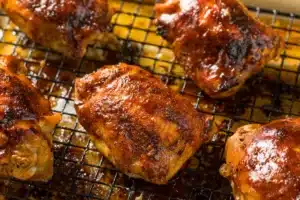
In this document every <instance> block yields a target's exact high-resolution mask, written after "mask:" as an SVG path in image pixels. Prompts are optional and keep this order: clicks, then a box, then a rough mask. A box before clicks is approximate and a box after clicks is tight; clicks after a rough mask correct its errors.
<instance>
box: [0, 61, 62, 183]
mask: <svg viewBox="0 0 300 200" xmlns="http://www.w3.org/2000/svg"><path fill="white" fill-rule="evenodd" d="M20 67H21V65H20V62H19V60H18V59H16V58H14V57H1V58H0V176H1V177H14V178H18V179H21V180H32V181H47V180H49V179H50V178H51V177H52V174H53V153H52V136H51V132H52V130H53V129H54V127H55V125H56V124H57V123H58V122H59V121H60V114H54V113H52V112H51V110H50V104H49V101H48V100H47V99H45V98H44V97H43V96H42V95H41V94H40V93H39V92H38V90H37V89H36V88H34V87H33V86H32V85H31V83H30V81H29V80H28V79H27V78H26V76H24V75H21V74H17V71H18V70H20Z"/></svg>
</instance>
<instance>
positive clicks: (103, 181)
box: [0, 0, 300, 200]
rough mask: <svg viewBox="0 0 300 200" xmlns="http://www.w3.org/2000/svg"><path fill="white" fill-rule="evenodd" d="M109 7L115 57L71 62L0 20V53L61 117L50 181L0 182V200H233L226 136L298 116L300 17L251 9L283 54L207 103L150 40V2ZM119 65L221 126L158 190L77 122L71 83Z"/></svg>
mask: <svg viewBox="0 0 300 200" xmlns="http://www.w3.org/2000/svg"><path fill="white" fill-rule="evenodd" d="M110 5H111V6H112V7H113V8H114V9H115V10H116V11H117V12H116V14H115V15H114V17H113V19H112V31H113V32H114V33H115V34H116V35H117V36H118V37H119V39H120V42H121V43H122V49H121V52H119V51H116V50H113V49H114V48H112V47H110V46H101V44H96V45H94V46H90V47H89V49H88V51H87V53H86V55H85V57H84V58H83V59H81V60H77V61H76V60H67V59H66V58H64V57H62V56H61V55H60V54H58V53H55V52H53V51H51V50H49V49H45V48H43V47H41V46H39V45H38V44H35V43H33V42H31V41H30V40H29V39H28V38H26V36H25V35H24V34H23V33H22V32H20V31H19V30H18V28H17V27H16V26H14V25H13V24H12V23H11V22H10V20H9V18H8V17H7V16H6V15H5V14H4V13H2V14H0V55H16V56H19V57H21V58H23V63H24V65H25V66H26V67H27V68H28V69H29V73H28V77H29V78H30V79H31V80H32V82H33V83H34V84H35V85H36V86H37V87H38V88H40V90H41V91H42V92H43V93H44V94H45V95H46V96H47V97H48V98H49V100H50V101H51V104H52V109H53V111H54V112H60V113H62V121H61V122H60V123H59V125H58V126H57V127H56V129H55V131H54V133H53V140H54V156H55V164H54V167H55V172H54V176H53V179H52V180H51V181H49V182H48V183H35V182H24V181H19V180H15V179H1V183H0V194H2V195H3V196H1V195H0V199H2V198H5V199H19V200H23V199H30V200H34V199H37V200H38V199H41V200H50V199H51V200H61V199H68V200H69V199H74V200H79V199H80V200H81V199H84V200H85V199H105V200H106V199H111V200H123V199H125V200H126V199H127V200H150V199H151V200H175V199H176V200H180V199H192V200H198V199H199V200H202V199H203V200H229V199H232V200H233V197H232V196H231V188H230V185H229V182H228V181H227V180H225V179H224V178H222V177H221V176H220V175H219V173H218V169H219V167H220V166H221V164H222V163H223V151H224V144H225V142H226V139H227V137H228V136H230V135H231V134H232V133H233V132H234V131H235V130H236V128H238V127H239V126H242V125H245V124H248V123H266V122H269V121H270V120H274V119H278V118H283V117H286V116H299V115H300V78H299V75H300V16H299V15H296V14H287V13H281V12H279V11H274V10H263V9H259V8H249V9H250V10H251V11H252V14H253V15H255V16H256V17H259V18H260V19H261V20H263V21H264V22H265V23H267V24H270V25H271V26H273V27H274V29H276V30H277V31H278V32H279V34H281V35H282V37H283V38H284V39H285V41H286V48H285V49H284V51H283V52H282V54H281V57H280V59H278V60H276V61H272V62H270V63H268V64H267V66H266V67H265V68H264V70H263V72H262V73H260V74H258V75H256V76H255V77H253V78H251V79H250V80H249V81H247V84H246V85H245V87H243V88H242V90H241V91H240V92H239V93H238V94H237V95H236V96H235V97H233V98H232V99H228V100H223V101H220V100H211V99H209V98H208V97H206V96H205V95H204V94H203V93H202V92H201V91H200V90H199V89H198V88H197V87H195V85H193V83H192V81H190V80H189V79H187V78H185V76H184V71H183V69H182V68H181V67H180V66H179V65H178V64H177V63H176V62H175V59H174V54H173V52H172V51H171V49H170V47H169V45H168V43H167V42H165V41H164V40H163V39H162V38H161V37H160V36H158V35H156V33H155V27H154V26H153V24H152V20H153V17H154V13H153V1H151V0H139V1H118V0H111V1H110ZM118 60H123V61H124V60H125V61H127V62H130V63H135V64H138V65H140V66H142V67H143V68H145V69H147V70H149V71H151V72H152V73H154V74H156V75H157V76H159V77H161V79H162V80H163V81H165V83H166V84H167V85H168V86H169V87H171V88H172V89H174V90H176V91H178V92H180V93H182V94H183V95H185V96H186V97H187V98H190V99H191V101H193V102H194V103H195V109H197V110H199V112H206V113H211V114H213V115H214V121H215V124H216V125H218V126H219V128H220V131H219V133H217V134H216V135H215V136H214V138H213V140H212V142H210V143H209V144H206V145H203V146H202V147H201V149H200V150H199V151H198V152H197V153H196V154H195V156H194V157H192V158H191V159H190V160H189V162H188V163H187V164H186V166H184V167H183V169H182V170H181V171H180V172H179V173H178V175H177V176H176V177H175V178H173V179H172V180H171V181H170V182H169V184H168V185H165V186H156V185H152V184H150V183H145V182H143V181H142V180H136V179H132V178H129V177H127V176H126V175H123V174H122V173H120V172H119V171H118V170H117V169H115V168H114V167H113V166H112V165H111V164H110V163H109V162H108V161H107V160H106V159H105V158H103V157H102V155H101V154H100V153H98V152H97V151H96V150H95V148H94V146H93V144H92V143H91V142H90V140H89V138H88V136H87V134H86V132H85V131H84V129H83V128H82V127H81V126H80V124H79V123H78V121H77V117H76V113H75V110H74V93H73V91H74V88H73V86H74V85H73V84H74V79H75V78H76V77H81V76H83V75H84V74H86V73H90V72H92V71H94V70H96V69H97V68H99V67H101V66H102V65H103V64H111V63H116V62H118ZM41 63H42V64H41Z"/></svg>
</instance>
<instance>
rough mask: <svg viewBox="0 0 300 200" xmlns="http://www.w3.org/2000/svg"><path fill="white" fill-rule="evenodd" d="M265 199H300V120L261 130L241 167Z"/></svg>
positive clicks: (249, 147)
mask: <svg viewBox="0 0 300 200" xmlns="http://www.w3.org/2000/svg"><path fill="white" fill-rule="evenodd" d="M240 167H241V170H246V171H248V174H249V177H248V181H249V183H250V185H251V186H252V187H253V188H254V189H255V190H257V191H259V193H261V196H262V197H264V199H282V200H283V199H285V200H288V199H294V200H298V199H299V198H300V120H299V119H297V120H282V121H276V122H273V123H271V124H267V125H265V126H263V127H262V128H260V129H259V130H258V133H257V135H256V136H255V138H254V139H253V141H252V142H251V143H250V144H249V146H248V147H247V150H246V155H245V158H244V160H243V161H242V165H241V166H240Z"/></svg>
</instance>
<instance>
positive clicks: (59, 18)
mask: <svg viewBox="0 0 300 200" xmlns="http://www.w3.org/2000/svg"><path fill="white" fill-rule="evenodd" d="M0 5H1V7H2V8H3V10H4V11H5V12H6V13H7V15H8V16H9V17H10V19H11V20H12V21H13V22H14V23H15V24H16V25H17V26H19V27H20V30H21V31H23V32H24V33H26V35H27V36H28V37H29V38H31V39H32V40H33V41H34V42H37V43H40V44H42V45H43V46H45V47H49V48H52V49H54V50H56V51H58V52H60V53H63V54H64V55H66V56H68V57H82V56H83V55H84V53H85V52H86V48H87V45H88V44H92V43H95V41H102V40H104V39H103V34H104V33H106V31H108V24H109V22H110V19H111V12H110V10H109V8H108V4H107V0H0Z"/></svg>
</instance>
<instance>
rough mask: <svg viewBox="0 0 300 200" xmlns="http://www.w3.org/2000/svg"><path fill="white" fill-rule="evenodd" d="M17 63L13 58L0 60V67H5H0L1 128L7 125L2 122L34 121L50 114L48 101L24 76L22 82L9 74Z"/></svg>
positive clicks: (14, 75)
mask: <svg viewBox="0 0 300 200" xmlns="http://www.w3.org/2000/svg"><path fill="white" fill-rule="evenodd" d="M18 62H19V61H18V60H16V59H14V58H13V57H5V58H1V60H0V65H4V66H5V68H1V67H0V121H1V122H3V123H1V125H3V126H4V125H8V123H4V121H8V122H10V123H12V122H13V121H14V120H36V119H38V118H40V117H42V116H43V115H49V114H51V113H52V112H51V109H50V104H49V101H48V100H46V99H44V98H43V97H42V96H41V95H40V94H39V93H38V92H37V90H36V89H35V88H34V87H33V86H32V85H31V83H30V82H29V80H26V77H25V76H24V78H22V80H23V79H25V81H24V82H23V81H22V80H20V79H19V77H18V76H17V75H16V74H13V73H12V72H11V70H12V71H13V70H15V68H16V66H18ZM9 68H10V69H11V70H8V69H9ZM21 76H23V75H21ZM24 83H25V84H24Z"/></svg>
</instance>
